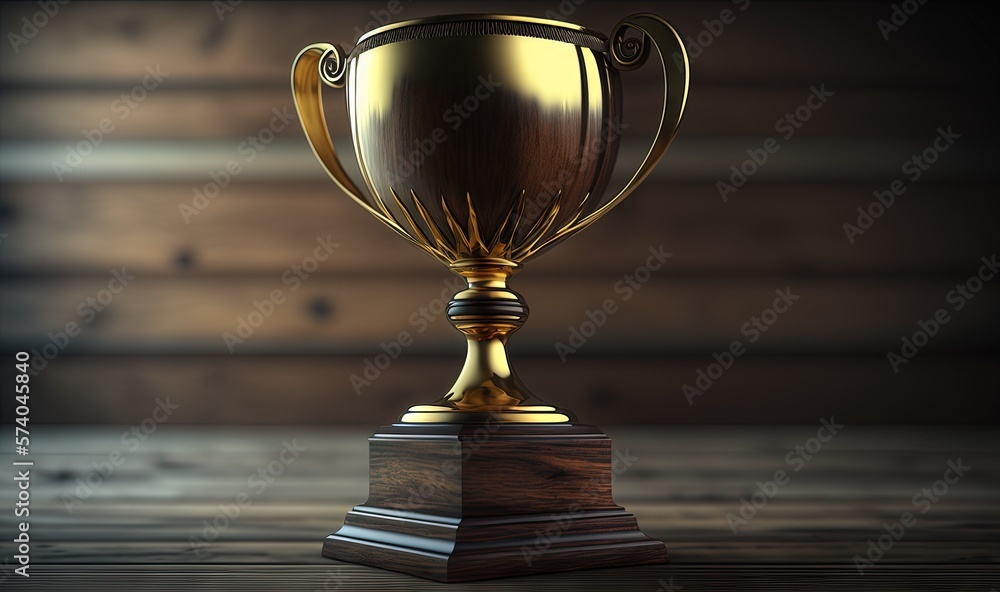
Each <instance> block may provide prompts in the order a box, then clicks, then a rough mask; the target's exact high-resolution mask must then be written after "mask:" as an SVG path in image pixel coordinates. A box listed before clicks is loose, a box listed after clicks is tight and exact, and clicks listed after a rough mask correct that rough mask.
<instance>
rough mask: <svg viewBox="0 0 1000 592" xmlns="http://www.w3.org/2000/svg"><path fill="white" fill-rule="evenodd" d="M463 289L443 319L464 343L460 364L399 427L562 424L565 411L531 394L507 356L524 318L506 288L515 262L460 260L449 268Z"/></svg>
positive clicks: (567, 417) (519, 301)
mask: <svg viewBox="0 0 1000 592" xmlns="http://www.w3.org/2000/svg"><path fill="white" fill-rule="evenodd" d="M451 269H452V271H454V272H455V273H457V274H458V275H461V276H462V277H464V278H465V279H466V280H467V281H468V283H469V286H468V288H466V289H465V290H461V291H460V292H458V293H457V294H455V296H454V298H452V299H451V301H450V302H449V303H448V319H449V320H450V321H451V324H452V325H454V327H455V328H456V329H458V330H459V331H461V332H462V333H463V334H464V335H465V337H466V339H467V340H468V352H467V354H466V358H465V366H464V367H463V368H462V372H461V373H460V374H459V376H458V380H456V381H455V384H454V386H452V388H451V389H450V390H449V392H448V394H447V395H445V396H444V397H442V398H441V399H440V400H438V401H437V402H435V403H433V404H430V405H416V406H414V407H411V408H410V409H409V410H408V411H407V412H406V413H404V414H403V416H402V417H401V418H400V421H402V422H403V423H482V422H486V421H499V422H513V423H566V422H571V421H574V418H573V416H572V414H571V413H569V412H568V411H565V410H561V409H557V408H555V407H553V406H551V405H549V404H547V403H545V402H544V401H542V400H540V399H539V398H538V397H536V396H535V395H533V394H532V393H531V391H529V390H528V389H527V388H526V387H525V386H524V385H523V384H522V383H521V381H520V379H518V377H517V375H516V374H514V371H513V370H512V369H511V367H510V361H509V359H508V357H507V339H508V338H509V336H510V335H511V334H512V333H513V332H514V331H517V330H518V329H519V328H520V327H521V325H523V324H524V321H525V320H527V318H528V306H527V304H526V303H525V302H524V298H522V297H521V295H520V294H518V293H517V292H514V291H513V290H511V289H510V288H508V287H507V279H508V278H509V277H511V276H512V275H514V274H515V273H517V271H518V264H517V263H515V262H513V261H509V260H507V259H498V258H482V259H463V260H460V261H457V262H455V263H453V264H452V265H451Z"/></svg>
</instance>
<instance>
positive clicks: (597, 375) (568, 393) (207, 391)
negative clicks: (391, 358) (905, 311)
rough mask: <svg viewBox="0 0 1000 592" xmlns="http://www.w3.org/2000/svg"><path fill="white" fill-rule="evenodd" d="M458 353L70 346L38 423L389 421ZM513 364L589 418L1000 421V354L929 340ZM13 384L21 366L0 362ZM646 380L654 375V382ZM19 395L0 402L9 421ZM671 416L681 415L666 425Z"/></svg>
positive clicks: (46, 380) (444, 378)
mask: <svg viewBox="0 0 1000 592" xmlns="http://www.w3.org/2000/svg"><path fill="white" fill-rule="evenodd" d="M461 349H462V346H461V344H458V345H457V347H456V350H455V351H454V352H452V353H451V354H450V355H448V354H443V355H437V356H434V355H426V356H422V355H411V354H404V355H402V356H401V357H400V358H399V359H398V360H396V361H395V362H393V364H392V365H391V366H389V367H388V368H386V369H385V370H382V371H380V373H379V375H378V376H377V377H376V379H375V380H374V381H372V382H371V384H370V385H368V386H361V387H360V389H359V388H356V387H355V385H354V384H352V379H351V377H352V375H354V376H357V377H362V378H363V376H364V372H365V370H366V362H365V360H366V359H368V360H369V361H371V359H373V358H374V356H375V354H376V353H377V352H376V351H373V352H371V354H369V355H368V356H357V355H354V356H348V355H327V356H303V355H288V356H194V357H190V356H162V357H161V356H69V355H64V356H62V357H59V358H57V359H56V360H55V361H53V362H52V363H50V365H49V366H48V367H47V368H45V369H44V370H43V371H42V372H41V373H39V375H38V376H37V377H34V378H32V385H34V386H33V387H32V390H33V391H35V390H37V391H38V392H40V393H44V401H45V404H43V405H39V406H37V407H36V408H34V409H33V411H32V417H33V419H34V421H37V422H42V423H97V424H102V423H124V424H134V423H137V422H141V421H142V420H143V419H144V418H145V417H147V416H148V415H149V413H150V410H151V409H152V408H154V407H155V406H156V404H157V403H156V401H157V399H160V400H166V399H167V398H169V399H170V401H172V402H174V403H176V404H178V405H180V408H179V409H177V410H176V412H175V414H174V416H173V420H172V421H175V422H177V423H179V424H260V423H264V422H266V423H271V424H302V423H306V424H344V423H347V424H352V423H353V424H364V425H372V426H375V425H379V424H382V423H385V422H387V421H392V420H395V419H396V418H397V417H398V416H399V415H400V414H401V413H403V411H404V410H406V409H407V408H408V407H410V406H411V405H414V404H419V403H429V402H431V401H434V400H437V399H438V398H440V397H441V396H442V395H444V394H445V393H446V392H447V389H448V387H450V386H451V385H452V384H453V383H454V381H455V378H456V377H457V376H458V372H459V370H460V368H461V360H462V354H463V352H462V351H461ZM514 351H515V353H514V362H513V363H514V367H515V368H516V369H517V373H518V376H519V377H520V378H521V379H522V380H523V381H524V383H525V385H527V386H528V388H530V389H532V391H533V392H535V393H537V394H538V395H539V396H540V397H542V398H543V399H545V400H547V401H550V402H552V403H554V404H557V405H560V406H564V407H566V408H568V409H570V410H572V411H574V412H576V413H577V415H578V417H579V418H580V420H581V421H586V422H590V423H597V422H601V423H608V422H613V423H629V422H633V423H665V424H691V423H694V424H699V423H701V424H715V423H737V424H739V423H766V424H771V423H803V422H812V421H816V420H817V419H818V418H819V417H821V416H827V415H829V414H835V415H836V416H837V417H839V418H841V419H844V420H845V421H848V422H851V423H889V424H901V423H912V422H928V423H939V424H948V423H982V424H989V423H998V422H1000V416H998V415H997V411H996V409H995V407H996V406H994V405H991V404H990V403H989V401H991V400H993V398H994V397H995V396H996V392H997V390H998V388H1000V385H998V382H997V380H998V377H997V373H996V371H995V368H996V366H997V363H998V359H997V356H996V355H995V354H979V355H971V354H966V355H940V356H935V355H931V354H927V353H921V354H920V355H918V356H917V357H916V358H914V359H913V360H912V361H911V362H909V363H908V364H907V365H906V366H905V367H903V368H902V369H901V370H900V372H899V373H898V374H896V373H893V371H892V368H891V367H890V365H889V363H888V361H887V360H886V357H885V355H884V354H876V355H871V356H860V355H849V356H848V355H845V356H805V355H789V356H779V355H747V356H745V357H742V358H740V359H739V360H738V361H736V363H735V364H734V365H733V366H732V368H730V369H729V370H728V371H726V372H725V374H724V375H723V376H722V377H721V378H719V379H718V380H715V381H713V384H712V386H711V387H710V389H709V390H707V391H704V394H703V395H701V396H695V397H692V400H691V403H690V404H689V403H688V400H687V397H686V396H685V395H684V392H683V391H682V386H683V385H684V384H689V385H694V384H695V381H696V379H697V377H698V375H697V371H698V370H699V369H701V370H702V371H704V370H705V368H706V367H707V366H708V365H709V364H710V363H711V362H712V361H713V358H712V356H711V353H708V352H705V353H703V354H700V355H690V354H687V355H680V354H672V353H664V354H660V355H655V356H651V355H639V354H636V355H612V354H611V353H610V352H602V353H601V354H597V355H587V354H580V355H576V356H570V357H569V358H568V359H567V362H566V363H565V364H563V363H562V362H561V361H560V360H559V358H558V357H557V356H554V355H548V356H527V355H519V354H517V350H516V349H515V350H514ZM0 380H3V381H4V384H13V381H14V378H13V366H9V365H4V366H2V367H0ZM650 385H656V388H651V387H650ZM13 413H14V406H13V399H12V398H10V399H6V400H4V401H3V404H2V405H0V415H2V417H3V420H4V421H8V422H9V421H11V420H10V419H8V418H10V417H12V416H13ZM671 429H673V428H671Z"/></svg>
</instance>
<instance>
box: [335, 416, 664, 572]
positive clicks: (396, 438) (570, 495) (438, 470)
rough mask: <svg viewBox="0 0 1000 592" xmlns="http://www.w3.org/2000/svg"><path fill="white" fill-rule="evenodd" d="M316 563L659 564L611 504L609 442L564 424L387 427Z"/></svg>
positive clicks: (462, 566)
mask: <svg viewBox="0 0 1000 592" xmlns="http://www.w3.org/2000/svg"><path fill="white" fill-rule="evenodd" d="M369 443H370V447H369V450H370V465H369V468H370V478H369V496H368V501H367V502H365V503H364V505H360V506H355V507H354V509H353V510H351V511H350V512H349V513H348V514H347V518H346V519H345V521H344V526H343V528H341V529H340V530H339V531H337V532H336V533H335V534H332V535H330V536H329V537H327V539H326V542H325V543H324V545H323V555H324V556H326V557H330V558H332V559H339V560H343V561H349V562H352V563H361V564H365V565H373V566H376V567H382V568H385V569H391V570H394V571H400V572H405V573H408V574H412V575H416V576H420V577H424V578H429V579H432V580H438V581H441V582H462V581H470V580H484V579H491V578H500V577H508V576H517V575H524V574H533V573H541V572H551V571H565V570H576V569H587V568H597V567H613V566H623V565H639V564H649V563H664V562H667V561H669V558H668V556H667V550H666V547H665V546H664V545H663V543H661V542H660V541H657V540H653V539H650V538H649V537H647V536H646V535H644V534H643V533H642V531H640V530H639V526H638V525H637V524H636V520H635V517H634V516H632V514H629V513H628V512H626V511H625V510H624V508H621V507H620V506H617V505H615V503H614V501H613V500H612V498H611V453H612V451H611V438H609V437H608V436H606V435H605V434H604V433H602V432H601V431H600V430H598V429H596V428H594V427H592V426H584V425H572V424H536V425H511V424H499V423H495V424H470V425H465V424H395V425H391V426H385V427H383V428H381V429H380V430H379V431H378V432H377V433H375V435H373V436H372V437H371V438H369Z"/></svg>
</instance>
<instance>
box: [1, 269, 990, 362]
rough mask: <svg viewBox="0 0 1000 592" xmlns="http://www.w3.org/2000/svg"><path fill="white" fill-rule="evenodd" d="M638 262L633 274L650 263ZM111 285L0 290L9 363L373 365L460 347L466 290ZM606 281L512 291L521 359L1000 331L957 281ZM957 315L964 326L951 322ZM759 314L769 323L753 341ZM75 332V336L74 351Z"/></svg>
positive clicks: (981, 337)
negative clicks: (389, 345)
mask: <svg viewBox="0 0 1000 592" xmlns="http://www.w3.org/2000/svg"><path fill="white" fill-rule="evenodd" d="M640 255H642V256H641V257H639V258H637V264H638V265H639V266H641V265H643V263H644V261H645V259H646V255H647V254H644V253H640ZM972 271H973V273H974V271H975V270H974V269H973V270H972ZM126 272H127V268H126ZM628 272H629V273H633V272H634V268H630V269H629V270H628ZM115 274H118V275H120V274H121V270H120V269H115V270H114V273H109V274H108V275H107V276H106V277H104V278H101V279H79V280H23V281H18V282H16V283H13V284H10V285H5V286H3V287H0V301H2V302H3V303H4V307H3V310H2V311H0V323H3V326H4V335H3V337H2V342H0V343H2V344H3V347H5V348H6V349H9V350H12V349H15V348H19V347H24V348H31V347H34V348H39V347H42V346H43V345H44V344H46V343H49V342H50V341H51V340H53V339H54V338H50V337H46V335H47V334H48V333H49V332H53V333H56V334H58V333H60V332H62V331H65V332H67V333H70V334H71V335H70V338H69V339H68V341H69V342H70V343H69V347H70V348H71V349H70V351H72V352H76V353H84V352H106V353H127V352H131V351H137V350H139V351H144V352H147V353H168V352H178V351H197V352H206V353H220V354H222V353H227V349H229V350H231V351H230V353H232V352H238V353H241V354H247V353H266V352H269V351H285V352H299V353H305V352H310V351H341V352H355V353H356V352H359V351H365V350H370V351H375V350H376V349H377V348H378V344H379V343H380V342H389V341H394V340H397V339H399V338H398V337H397V336H398V335H399V334H400V333H401V332H403V331H405V332H407V334H408V336H409V338H412V340H413V342H414V343H413V345H411V346H409V347H410V348H411V350H412V351H422V352H428V351H435V350H439V349H440V348H442V347H445V348H451V347H453V346H458V345H460V344H464V341H463V340H462V338H461V336H460V335H458V333H457V332H456V331H455V330H454V329H453V328H452V327H451V325H450V324H449V323H448V321H447V319H446V317H445V316H444V314H443V312H444V305H445V304H446V303H447V301H448V300H450V299H451V296H452V295H453V294H454V292H455V291H456V288H460V287H461V286H462V284H461V283H460V280H459V279H458V278H456V277H455V276H451V277H446V276H445V274H444V273H442V274H440V275H439V276H437V277H434V276H432V275H428V274H423V275H420V276H415V277H405V278H395V279H393V278H384V277H381V276H374V277H372V276H359V277H337V276H336V275H327V276H325V277H322V278H320V277H316V278H309V279H308V280H305V281H302V280H299V279H298V278H297V277H296V276H295V275H293V274H288V275H284V278H285V280H287V281H282V277H283V274H275V275H274V276H273V277H271V278H254V279H244V278H240V277H230V278H227V277H224V276H220V277H214V278H142V277H141V276H139V275H138V274H136V276H135V279H134V280H131V281H130V282H129V285H128V286H127V287H125V288H124V289H122V290H121V292H120V293H119V294H117V295H116V294H114V293H112V292H111V291H109V289H108V287H109V285H110V286H111V287H112V289H113V288H116V287H119V284H118V283H114V282H116V281H117V280H114V279H113V275H115ZM602 276H603V277H600V276H592V277H577V276H568V277H558V278H548V277H545V276H543V275H541V274H536V275H534V276H528V275H527V274H525V275H524V276H523V277H521V278H518V280H517V281H515V283H514V284H513V285H514V289H515V290H516V291H518V292H520V293H521V294H522V295H524V296H525V297H526V299H527V301H528V303H529V306H530V307H531V309H532V313H533V314H532V316H531V317H530V318H529V321H528V324H527V325H526V326H525V327H524V329H522V330H521V331H519V332H518V333H517V335H516V336H515V337H514V338H513V342H512V343H513V344H514V347H515V348H517V349H518V350H520V351H528V352H539V351H546V352H553V351H554V348H555V344H556V342H557V341H558V342H562V343H563V344H568V343H577V344H579V342H580V340H581V339H582V341H583V342H584V344H583V345H582V346H580V349H581V351H587V352H591V353H592V352H601V351H605V352H606V351H631V352H635V351H649V350H653V351H664V350H674V351H676V350H684V349H689V350H696V351H714V350H722V349H726V348H728V347H729V344H730V343H731V342H732V341H734V340H740V341H742V342H743V343H744V345H746V346H747V347H748V348H751V349H753V350H754V352H755V353H765V352H779V353H791V352H803V353H805V352H813V353H815V352H831V351H834V352H844V351H866V352H885V351H888V350H889V349H895V350H898V349H899V347H900V338H901V337H902V336H903V335H906V336H911V335H913V334H914V332H916V331H918V330H920V327H919V326H918V325H917V323H918V321H926V320H928V319H931V318H932V317H933V316H934V314H935V311H937V310H938V309H944V310H945V311H946V312H947V314H948V318H947V319H946V323H945V324H944V326H943V327H942V328H941V329H940V332H939V333H938V334H936V335H935V336H934V337H932V338H931V340H930V342H929V344H926V345H927V347H926V348H924V349H927V350H934V351H942V350H967V349H969V348H973V349H975V348H983V347H988V346H991V345H992V344H993V343H994V340H993V336H994V335H995V334H996V332H997V331H998V330H1000V308H998V307H996V306H995V303H996V301H997V298H998V295H1000V284H986V286H985V287H983V288H982V290H981V291H979V292H978V293H977V294H975V295H974V296H973V298H972V299H971V300H967V299H965V298H963V297H961V296H960V295H959V294H958V293H957V292H954V293H952V291H953V290H954V288H955V287H956V285H957V284H958V283H959V281H961V282H964V279H965V278H955V280H950V279H948V278H942V279H930V280H894V281H882V280H878V279H868V280H858V281H854V282H850V283H844V282H841V281H837V280H828V279H797V278H789V277H780V276H779V277H775V278H751V279H736V280H731V279H726V278H719V279H686V278H670V277H668V276H657V275H655V273H654V274H653V275H652V276H651V277H653V279H651V280H650V281H649V282H647V283H645V284H642V283H635V282H634V283H633V285H635V286H637V287H638V289H633V288H632V287H631V286H630V285H629V284H628V283H626V280H625V279H623V278H624V274H620V273H607V274H602ZM636 277H643V276H641V275H638V276H636ZM296 282H297V283H296ZM779 290H780V291H781V294H784V296H781V295H779V294H778V291H779ZM276 291H278V292H280V293H279V294H277V295H276V294H275V292H276ZM949 294H950V296H949ZM949 298H951V301H949ZM88 299H89V300H88ZM607 301H611V303H610V304H607ZM956 302H961V303H962V308H961V310H955V307H956V306H957V304H955V303H956ZM776 303H777V304H776ZM789 307H790V308H789ZM767 309H771V312H769V313H766V314H765V315H764V316H763V318H764V319H765V320H764V321H758V322H756V323H755V324H753V325H751V321H752V319H753V318H754V317H761V316H762V311H764V310H767ZM785 310H787V312H784V311H785ZM601 311H603V312H601ZM775 311H779V312H777V313H775ZM240 319H243V320H242V321H241V320H240ZM594 319H597V320H594ZM68 323H76V325H77V327H78V328H79V330H78V331H77V332H78V335H72V333H73V332H74V330H73V328H72V327H70V328H67V327H66V326H67V324H68ZM574 329H575V330H576V331H577V332H578V333H577V335H576V337H574V336H573V335H574V333H573V330H574ZM225 333H230V334H231V335H234V336H237V337H240V338H242V339H243V340H244V342H242V343H236V344H235V345H232V347H229V345H228V344H229V343H232V342H233V338H232V337H229V338H224V337H223V335H224V334H225ZM580 333H582V334H583V337H580ZM403 341H406V338H404V339H403ZM574 347H575V346H574Z"/></svg>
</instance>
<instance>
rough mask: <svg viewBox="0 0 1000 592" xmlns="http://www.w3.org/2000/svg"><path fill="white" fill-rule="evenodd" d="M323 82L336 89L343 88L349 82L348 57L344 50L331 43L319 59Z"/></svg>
mask: <svg viewBox="0 0 1000 592" xmlns="http://www.w3.org/2000/svg"><path fill="white" fill-rule="evenodd" d="M319 64H320V76H321V77H322V78H323V82H325V83H327V84H328V85H329V86H332V87H334V88H343V87H344V85H345V84H346V82H347V79H346V78H347V77H346V74H347V56H346V55H345V54H344V50H343V49H342V48H341V47H340V46H339V45H336V44H333V43H331V44H330V45H329V47H327V49H326V51H324V52H323V55H321V56H320V58H319Z"/></svg>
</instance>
